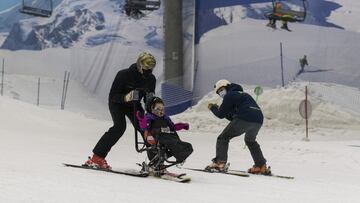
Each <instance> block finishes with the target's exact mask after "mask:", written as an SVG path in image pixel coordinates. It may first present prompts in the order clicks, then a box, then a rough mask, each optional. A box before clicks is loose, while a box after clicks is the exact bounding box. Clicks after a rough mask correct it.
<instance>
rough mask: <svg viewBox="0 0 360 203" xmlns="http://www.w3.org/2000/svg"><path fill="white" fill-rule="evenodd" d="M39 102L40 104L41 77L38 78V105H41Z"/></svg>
mask: <svg viewBox="0 0 360 203" xmlns="http://www.w3.org/2000/svg"><path fill="white" fill-rule="evenodd" d="M39 104H40V78H39V79H38V92H37V101H36V105H37V106H39Z"/></svg>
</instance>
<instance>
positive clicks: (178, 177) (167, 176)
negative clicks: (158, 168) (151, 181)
mask: <svg viewBox="0 0 360 203" xmlns="http://www.w3.org/2000/svg"><path fill="white" fill-rule="evenodd" d="M63 165H64V166H66V167H73V168H82V169H90V170H96V171H103V172H107V173H115V174H121V175H128V176H135V177H140V178H146V177H149V176H154V175H153V174H150V173H148V172H145V171H142V170H136V169H116V170H115V169H114V170H108V169H99V168H94V167H90V166H87V165H75V164H67V163H63ZM154 177H157V178H160V179H164V180H170V181H174V182H179V183H187V182H190V181H191V178H190V177H188V176H186V174H185V173H182V174H176V173H170V172H167V173H164V174H162V175H160V176H154Z"/></svg>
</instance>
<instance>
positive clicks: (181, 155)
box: [136, 97, 193, 170]
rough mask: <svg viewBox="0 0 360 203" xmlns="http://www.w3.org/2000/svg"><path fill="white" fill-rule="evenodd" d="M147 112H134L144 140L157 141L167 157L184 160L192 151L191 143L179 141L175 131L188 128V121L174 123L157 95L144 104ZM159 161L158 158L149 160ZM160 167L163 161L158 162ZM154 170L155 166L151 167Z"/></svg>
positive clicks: (179, 161) (151, 142) (153, 142)
mask: <svg viewBox="0 0 360 203" xmlns="http://www.w3.org/2000/svg"><path fill="white" fill-rule="evenodd" d="M146 111H147V113H146V114H145V116H142V115H141V112H140V111H138V112H137V113H136V117H137V118H138V120H139V124H140V128H141V130H142V131H143V132H144V138H145V140H146V142H148V143H149V144H151V145H155V144H156V143H159V144H160V145H162V146H164V147H165V149H166V150H168V153H167V155H168V158H169V157H171V156H174V157H175V158H176V162H178V163H181V162H184V161H185V159H186V158H187V157H188V156H190V154H191V153H192V152H193V148H192V145H191V144H190V143H187V142H184V141H181V140H180V138H179V136H178V134H177V132H176V131H179V130H182V129H185V130H188V129H189V124H188V123H176V124H174V123H173V122H172V120H171V119H170V117H168V116H167V115H166V113H165V107H164V102H163V100H162V99H161V98H159V97H153V98H151V99H150V100H149V101H147V104H146ZM150 161H155V162H157V161H159V160H150ZM160 165H161V166H160V168H161V167H162V166H163V163H160ZM152 169H153V170H156V168H152Z"/></svg>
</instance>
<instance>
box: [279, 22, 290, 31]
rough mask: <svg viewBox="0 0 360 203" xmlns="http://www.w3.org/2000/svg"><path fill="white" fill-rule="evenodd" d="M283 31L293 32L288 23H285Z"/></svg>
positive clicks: (282, 27)
mask: <svg viewBox="0 0 360 203" xmlns="http://www.w3.org/2000/svg"><path fill="white" fill-rule="evenodd" d="M281 29H283V30H287V31H289V32H291V30H290V29H289V27H288V25H287V23H283V24H282V26H281Z"/></svg>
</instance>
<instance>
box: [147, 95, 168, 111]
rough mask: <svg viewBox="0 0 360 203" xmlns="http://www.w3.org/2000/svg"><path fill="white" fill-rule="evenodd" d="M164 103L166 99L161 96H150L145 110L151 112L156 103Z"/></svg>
mask: <svg viewBox="0 0 360 203" xmlns="http://www.w3.org/2000/svg"><path fill="white" fill-rule="evenodd" d="M157 103H162V104H164V101H163V100H162V99H161V98H160V97H152V98H150V99H149V100H148V101H147V102H146V105H145V110H146V111H147V112H149V113H151V110H152V108H154V106H155V104H157Z"/></svg>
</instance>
